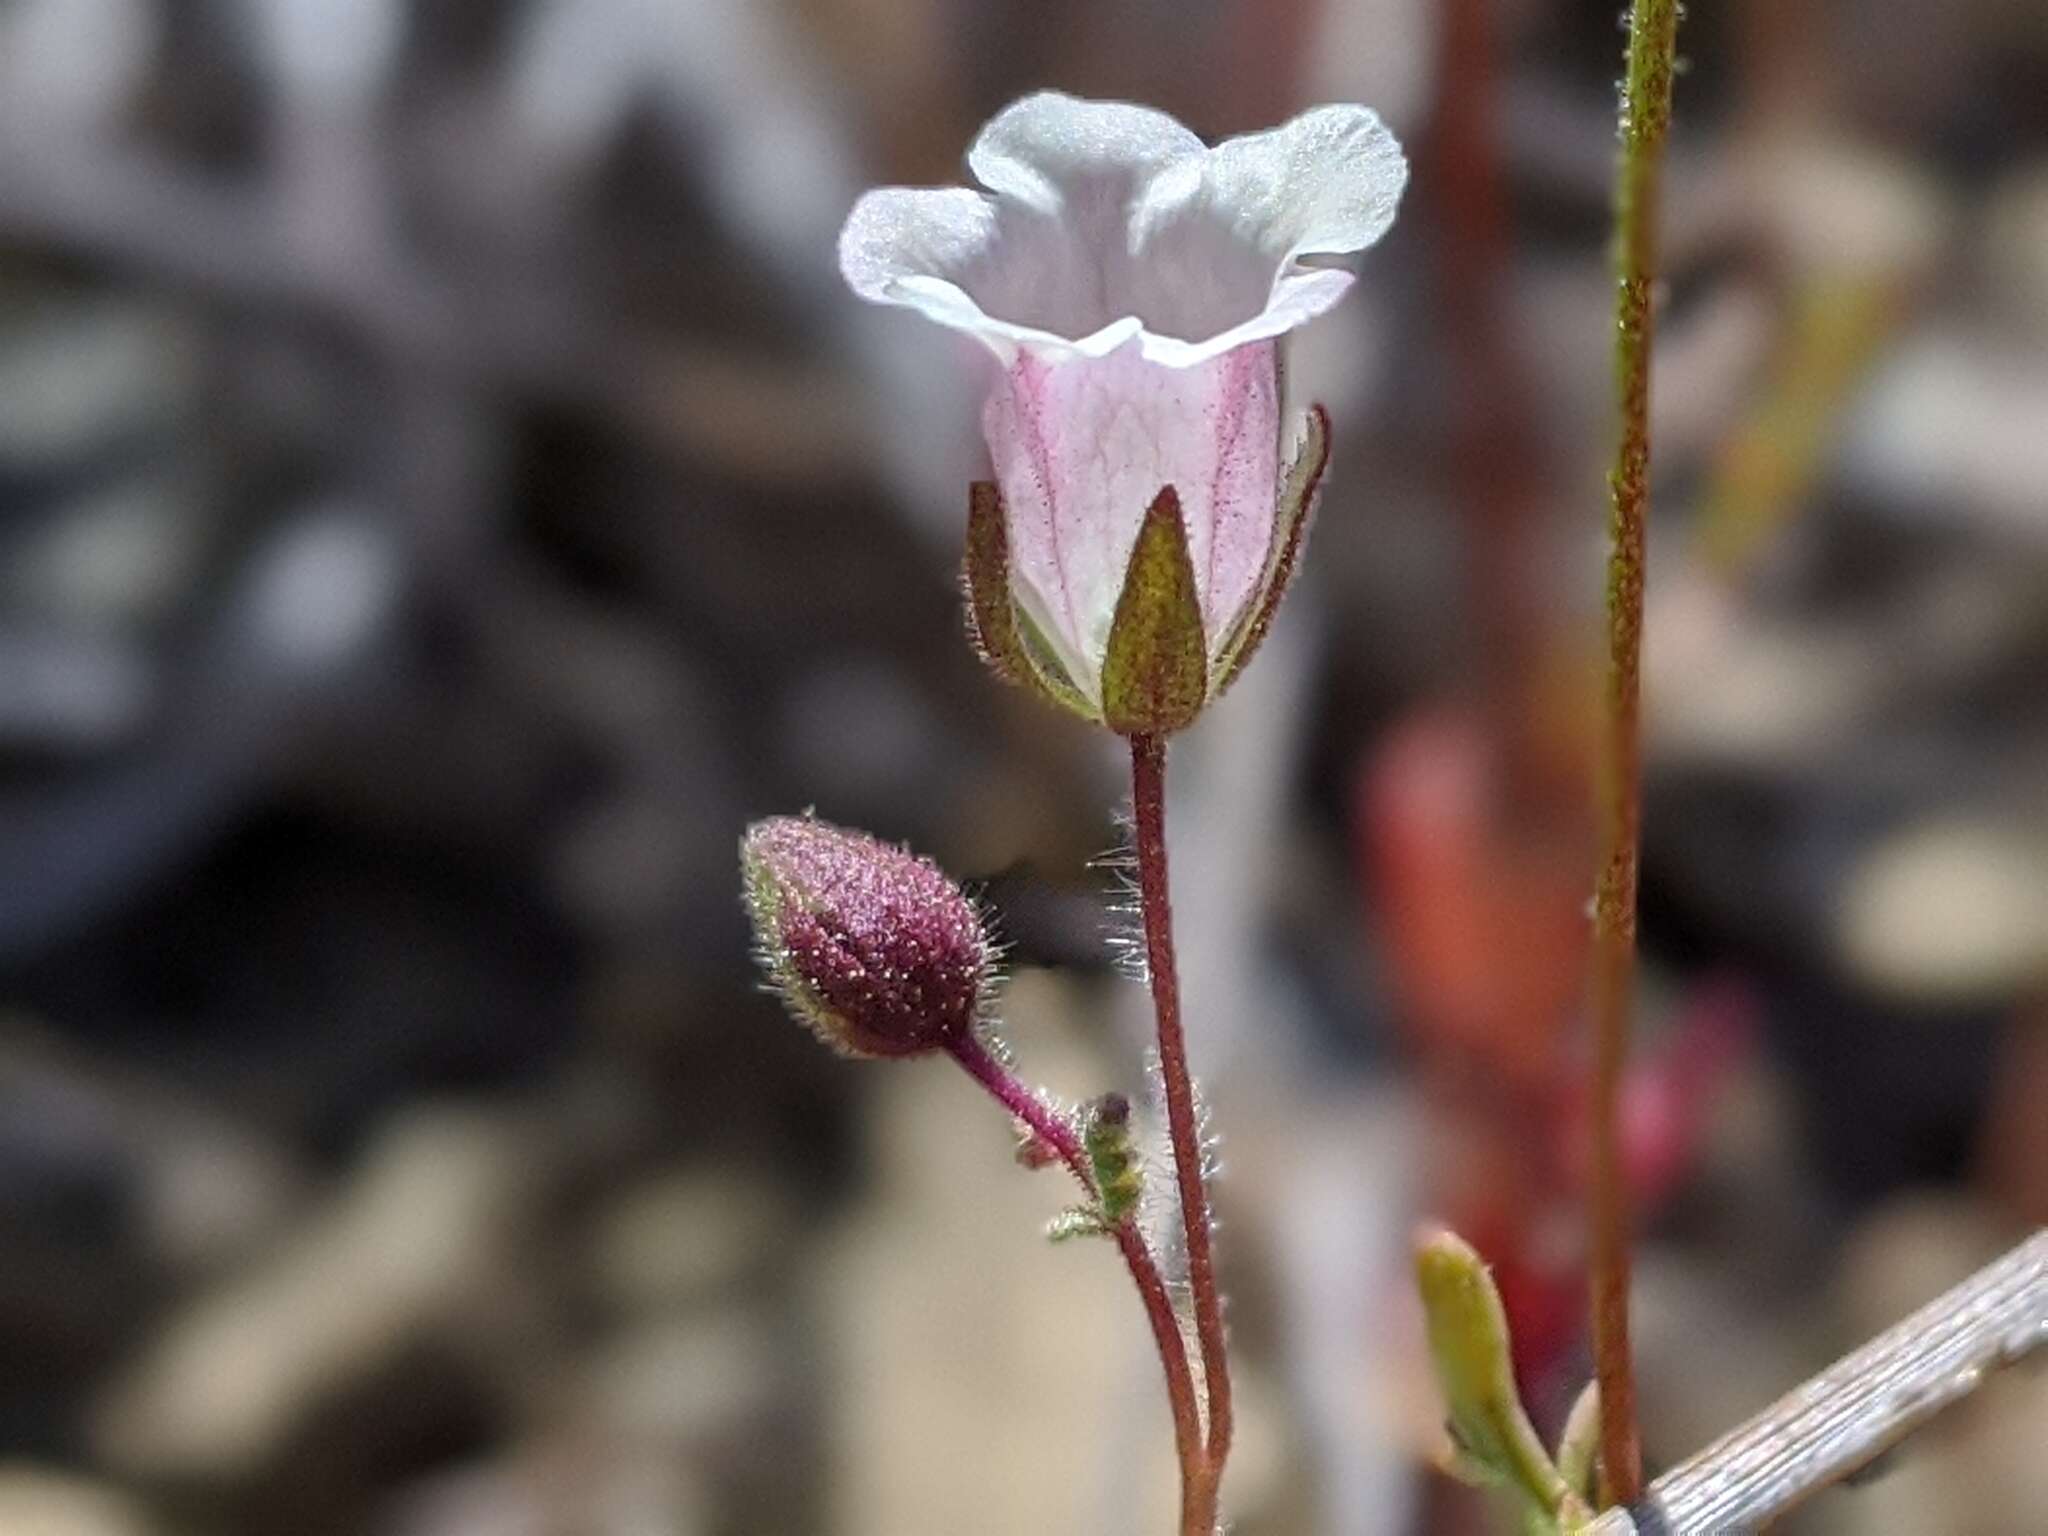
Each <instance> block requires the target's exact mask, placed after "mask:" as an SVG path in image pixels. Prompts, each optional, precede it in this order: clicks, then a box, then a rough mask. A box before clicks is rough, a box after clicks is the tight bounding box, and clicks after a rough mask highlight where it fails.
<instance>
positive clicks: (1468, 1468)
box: [1415, 1232, 1576, 1530]
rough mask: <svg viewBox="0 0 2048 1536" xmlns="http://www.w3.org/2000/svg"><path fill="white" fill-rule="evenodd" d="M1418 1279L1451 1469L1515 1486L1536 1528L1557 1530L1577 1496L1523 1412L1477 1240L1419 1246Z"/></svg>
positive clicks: (1438, 1240) (1446, 1239) (1437, 1239)
mask: <svg viewBox="0 0 2048 1536" xmlns="http://www.w3.org/2000/svg"><path fill="white" fill-rule="evenodd" d="M1415 1281H1416V1285H1417V1287H1418V1288H1419V1289H1420V1290H1421V1292H1422V1309H1423V1314H1424V1318H1425V1321H1426V1323H1427V1325H1428V1332H1429V1352H1430V1355H1431V1357H1432V1359H1433V1360H1434V1361H1435V1364H1436V1378H1437V1385H1438V1387H1439V1388H1440V1389H1441V1390H1442V1392H1443V1394H1444V1402H1445V1405H1446V1407H1447V1409H1448V1411H1449V1426H1448V1427H1449V1429H1450V1432H1451V1440H1452V1443H1453V1445H1454V1446H1455V1447H1456V1453H1457V1454H1456V1461H1455V1462H1454V1464H1453V1467H1452V1469H1451V1470H1452V1471H1453V1472H1455V1473H1456V1474H1457V1475H1458V1476H1460V1477H1462V1478H1464V1479H1466V1480H1467V1481H1473V1482H1482V1483H1486V1482H1490V1483H1493V1484H1497V1485H1501V1486H1504V1487H1506V1488H1508V1489H1510V1490H1511V1491H1513V1492H1514V1493H1515V1494H1516V1495H1517V1496H1518V1497H1519V1498H1520V1500H1521V1502H1522V1505H1523V1511H1524V1514H1525V1516H1526V1517H1528V1518H1529V1521H1530V1524H1531V1528H1532V1529H1541V1528H1546V1527H1547V1528H1548V1529H1552V1530H1554V1529H1556V1527H1557V1522H1558V1520H1559V1518H1560V1517H1561V1515H1562V1514H1563V1513H1564V1511H1565V1510H1567V1509H1568V1508H1570V1507H1572V1506H1573V1505H1575V1504H1576V1499H1575V1497H1574V1495H1573V1494H1572V1491H1571V1489H1570V1488H1569V1487H1568V1486H1567V1485H1566V1483H1565V1481H1564V1479H1563V1478H1562V1477H1561V1476H1559V1474H1558V1471H1557V1468H1556V1467H1554V1466H1552V1465H1551V1463H1550V1457H1549V1456H1548V1454H1546V1453H1545V1451H1544V1449H1543V1442H1542V1441H1541V1440H1539V1439H1537V1438H1536V1431H1535V1429H1534V1427H1533V1426H1532V1425H1531V1424H1530V1423H1529V1416H1528V1415H1527V1414H1526V1413H1524V1412H1523V1411H1522V1401H1521V1398H1520V1396H1519V1395H1518V1394H1517V1393H1516V1391H1515V1372H1514V1364H1513V1357H1512V1351H1511V1346H1510V1344H1509V1341H1508V1320H1507V1313H1506V1312H1505V1311H1504V1310H1503V1309H1502V1307H1501V1304H1500V1292H1499V1291H1497V1290H1496V1289H1495V1288H1494V1284H1493V1276H1492V1275H1491V1274H1490V1273H1489V1272H1488V1270H1487V1268H1486V1265H1485V1264H1484V1262H1482V1261H1481V1259H1480V1257H1479V1255H1478V1254H1477V1253H1476V1252H1474V1251H1473V1249H1472V1247H1471V1245H1470V1244H1468V1243H1466V1242H1465V1241H1464V1240H1463V1239H1461V1238H1459V1237H1457V1236H1455V1235H1453V1234H1452V1233H1449V1232H1436V1233H1432V1234H1430V1235H1428V1236H1426V1237H1424V1238H1423V1239H1422V1240H1421V1241H1419V1242H1418V1243H1417V1244H1416V1249H1415Z"/></svg>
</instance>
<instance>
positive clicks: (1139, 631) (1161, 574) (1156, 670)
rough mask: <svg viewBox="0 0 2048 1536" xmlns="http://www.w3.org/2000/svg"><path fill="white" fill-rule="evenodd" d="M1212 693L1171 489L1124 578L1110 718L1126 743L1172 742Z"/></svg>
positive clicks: (1105, 692) (1114, 633) (1154, 511)
mask: <svg viewBox="0 0 2048 1536" xmlns="http://www.w3.org/2000/svg"><path fill="white" fill-rule="evenodd" d="M1208 692H1209V655H1208V642H1207V641H1206V639H1205V638H1204V636H1203V631H1202V604H1201V599H1200V598H1199V597H1198V596H1197V595H1196V592H1195V567H1194V563H1193V562H1192V561H1191V560H1190V559H1189V557H1188V534H1187V528H1186V526H1185V525H1184V524H1183V522H1182V521H1181V511H1180V495H1179V493H1178V492H1176V491H1175V490H1174V488H1173V487H1172V486H1170V485H1169V486H1167V487H1166V488H1165V489H1164V490H1162V491H1161V492H1160V493H1159V494H1158V496H1156V497H1154V498H1153V501H1152V505H1151V506H1150V507H1149V508H1147V509H1146V512H1145V521H1144V523H1143V524H1142V525H1141V526H1140V528H1139V530H1138V542H1137V544H1136V546H1135V547H1134V548H1133V549H1132V550H1131V563H1130V565H1129V567H1128V568H1127V569H1126V571H1125V573H1124V590H1123V595H1122V596H1120V597H1119V598H1118V599H1117V603H1116V615H1115V617H1114V618H1113V619H1112V620H1111V622H1110V626H1109V645H1108V648H1107V650H1106V651H1105V653H1104V655H1103V659H1102V718H1103V720H1104V721H1105V722H1106V723H1107V724H1108V726H1109V728H1110V729H1111V730H1113V731H1118V732H1120V733H1122V734H1123V735H1126V736H1139V735H1153V736H1157V735H1164V734H1166V733H1167V732H1169V731H1177V730H1179V729H1180V728H1181V727H1182V726H1184V725H1187V724H1188V723H1189V722H1190V721H1192V720H1193V719H1194V718H1195V716H1196V715H1198V714H1200V713H1201V712H1202V705H1203V704H1204V703H1206V702H1207V700H1208Z"/></svg>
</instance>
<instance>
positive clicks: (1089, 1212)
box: [1045, 1205, 1115, 1243]
mask: <svg viewBox="0 0 2048 1536" xmlns="http://www.w3.org/2000/svg"><path fill="white" fill-rule="evenodd" d="M1114 1230H1115V1225H1114V1223H1112V1222H1110V1221H1108V1220H1107V1219H1105V1218H1104V1216H1103V1214H1102V1208H1101V1207H1100V1206H1095V1205H1070V1206H1068V1207H1067V1208H1066V1209H1065V1210H1064V1211H1061V1212H1060V1213H1059V1215H1057V1216H1055V1217H1053V1219H1052V1220H1051V1221H1049V1222H1047V1223H1046V1224H1045V1235H1046V1238H1047V1239H1048V1240H1049V1241H1051V1242H1055V1243H1070V1242H1072V1241H1073V1240H1074V1239H1075V1238H1077V1237H1107V1236H1109V1234H1110V1233H1111V1232H1112V1231H1114Z"/></svg>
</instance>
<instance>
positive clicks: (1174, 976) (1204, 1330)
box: [1130, 735, 1233, 1536]
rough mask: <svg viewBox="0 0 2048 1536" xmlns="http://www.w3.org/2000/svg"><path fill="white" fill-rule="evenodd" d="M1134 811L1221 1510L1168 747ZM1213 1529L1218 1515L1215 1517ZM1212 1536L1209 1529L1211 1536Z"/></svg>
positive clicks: (1222, 1445) (1221, 1411)
mask: <svg viewBox="0 0 2048 1536" xmlns="http://www.w3.org/2000/svg"><path fill="white" fill-rule="evenodd" d="M1130 740H1131V807H1132V820H1133V822H1134V824H1135V829H1136V839H1137V853H1138V900H1139V905H1140V908H1141V912H1142V917H1143V921H1144V926H1145V967H1146V974H1147V976H1148V978H1149V980H1150V982H1151V989H1152V1007H1153V1012H1154V1015H1155V1017H1156V1021H1157V1025H1158V1043H1159V1075H1160V1080H1161V1082H1162V1084H1163V1085H1164V1088H1165V1098H1166V1128H1167V1136H1168V1138H1169V1139H1170V1141H1171V1143H1172V1146H1173V1171H1174V1179H1175V1182H1176V1185H1177V1188H1178V1191H1179V1195H1180V1211H1181V1226H1182V1230H1183V1232H1184V1233H1185V1235H1186V1241H1187V1253H1188V1285H1189V1289H1190V1290H1191V1291H1192V1293H1193V1297H1194V1312H1195V1336H1196V1339H1197V1340H1198V1342H1199V1344H1200V1346H1201V1353H1202V1389H1203V1394H1204V1397H1205V1398H1206V1401H1207V1404H1208V1410H1209V1412H1208V1440H1207V1444H1206V1448H1205V1449H1206V1453H1207V1461H1208V1476H1209V1495H1210V1499H1211V1501H1212V1502H1211V1508H1212V1510H1213V1507H1214V1499H1215V1496H1216V1490H1217V1488H1218V1487H1219V1486H1220V1485H1221V1483H1222V1480H1223V1464H1224V1462H1225V1460H1226V1459H1227V1458H1228V1457H1229V1455H1230V1437H1231V1430H1232V1427H1233V1419H1232V1410H1231V1399H1230V1362H1229V1359H1228V1356H1227V1354H1226V1349H1225V1338H1224V1328H1223V1297H1222V1293H1221V1291H1220V1290H1219V1289H1218V1287H1217V1284H1216V1259H1215V1250H1214V1247H1213V1245H1212V1243H1211V1241H1210V1236H1211V1234H1210V1218H1209V1191H1208V1186H1207V1184H1206V1183H1205V1182H1204V1180H1203V1178H1202V1162H1203V1150H1202V1130H1201V1124H1200V1118H1199V1116H1198V1114H1197V1112H1196V1109H1195V1090H1194V1080H1193V1078H1192V1077H1191V1076H1190V1074H1189V1072H1188V1047H1187V1034H1186V1031H1185V1030H1184V1029H1183V1028H1182V1026H1181V1016H1180V977H1179V972H1178V970H1177V969H1176V965H1175V960H1174V952H1173V906H1172V903H1171V901H1170V899H1169V897H1168V891H1167V867H1166V741H1165V738H1163V737H1160V736H1152V735H1139V736H1133V737H1131V739H1130ZM1211 1519H1212V1524H1213V1514H1212V1517H1211ZM1204 1536H1206V1528H1204Z"/></svg>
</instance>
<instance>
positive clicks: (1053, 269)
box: [840, 92, 1407, 368]
mask: <svg viewBox="0 0 2048 1536" xmlns="http://www.w3.org/2000/svg"><path fill="white" fill-rule="evenodd" d="M968 165H969V167H970V168H971V169H972V170H973V172H974V174H975V176H976V177H977V178H979V179H980V180H981V182H982V183H983V184H984V185H985V186H987V187H988V189H989V192H988V193H986V194H984V193H979V192H973V191H966V190H962V189H952V190H948V191H913V190H909V189H904V188H885V189H883V190H882V191H879V192H872V193H869V194H868V195H867V196H866V197H864V198H862V199H861V200H860V202H859V203H858V204H856V205H855V207H854V210H853V213H852V215H851V216H850V217H849V219H848V221H847V226H846V229H845V232H844V233H843V234H842V235H841V237H840V265H841V267H842V269H843V270H844V271H845V274H846V278H847V281H848V282H849V283H850V284H851V285H852V286H853V288H854V290H855V291H856V292H857V293H859V294H860V295H861V296H862V297H864V298H867V299H871V300H875V301H877V302H881V303H888V304H901V305H905V306H907V307H910V308H913V309H916V310H918V311H920V312H921V313H923V314H925V315H926V316H928V317H929V318H931V319H933V320H936V321H938V322H939V323H940V324H942V325H947V326H951V327H953V328H954V329H956V330H960V331H964V332H967V333H969V334H971V335H974V336H976V337H978V338H979V339H980V340H981V341H982V342H984V343H985V344H986V345H987V346H988V347H989V348H990V350H991V351H993V352H994V353H995V354H996V355H997V357H998V358H1000V359H1001V360H1002V361H1003V362H1004V363H1006V364H1007V363H1009V362H1011V361H1013V360H1014V359H1015V358H1016V356H1017V355H1018V354H1019V353H1020V352H1021V351H1029V352H1034V353H1040V354H1043V355H1045V356H1046V357H1047V358H1048V359H1049V360H1057V359H1059V358H1065V357H1085V358H1100V357H1106V356H1108V355H1109V354H1110V353H1112V352H1115V351H1116V350H1117V349H1118V348H1120V347H1122V346H1123V345H1124V344H1125V343H1126V342H1128V341H1129V340H1130V339H1131V338H1132V337H1133V336H1137V337H1138V340H1139V344H1140V348H1141V352H1142V356H1143V357H1144V358H1145V360H1147V361H1149V362H1152V363H1156V364H1160V365H1162V366H1165V367H1168V368H1192V367H1196V366H1199V365H1201V364H1203V363H1205V362H1207V361H1209V360H1211V359H1213V358H1216V357H1219V356H1221V355H1222V354H1224V353H1226V352H1229V351H1232V350H1234V349H1235V348H1237V347H1241V346H1245V345H1248V344H1250V343H1252V342H1257V341H1263V340H1266V339H1268V338H1271V337H1275V336H1279V335H1282V334H1284V333H1285V332H1287V331H1290V330H1293V329H1294V328H1296V327H1297V326H1300V325H1302V324H1304V323H1306V322H1307V321H1309V320H1311V319H1313V318H1314V317H1316V316H1317V315H1320V314H1322V313H1323V312H1324V311H1325V310H1327V309H1329V308H1330V307H1331V306H1332V305H1334V304H1335V303H1336V302H1337V301H1338V300H1339V299H1340V298H1342V297H1343V295H1344V293H1345V291H1346V290H1347V289H1348V288H1349V287H1350V286H1351V282H1352V275H1351V273H1350V272H1349V271H1348V270H1346V269H1345V268H1344V267H1342V266H1341V265H1337V264H1335V263H1334V260H1333V259H1334V258H1338V257H1342V256H1346V255H1350V254H1352V253H1354V252H1357V251H1360V250H1363V249H1364V248H1365V247H1366V246H1368V245H1370V244H1372V242H1373V241H1375V240H1377V239H1378V238H1379V237H1380V235H1381V234H1382V233H1383V232H1384V231H1385V230H1386V227H1387V225H1388V224H1389V223H1390V222H1391V221H1392V219H1393V216H1394V210H1395V207H1396V205H1397V204H1398V203H1399V201H1400V196H1401V190H1402V187H1403V185H1404V184H1405V182H1406V180H1407V166H1406V163H1405V162H1404V161H1403V159H1402V156H1401V150H1400V146H1399V145H1398V144H1396V143H1395V141H1394V138H1393V135H1391V134H1390V133H1388V132H1387V130H1386V129H1385V128H1384V127H1383V126H1382V125H1381V123H1380V121H1379V119H1378V118H1377V117H1376V116H1374V115H1373V114H1372V113H1371V112H1369V111H1367V110H1366V109H1365V108H1363V107H1318V108H1316V109H1314V110H1312V111H1309V112H1306V113H1303V114H1302V115H1301V116H1300V117H1297V118H1295V119H1294V120H1293V121H1292V122H1290V123H1287V124H1285V125H1284V126H1282V127H1280V128H1276V129H1273V130H1272V131H1270V132H1267V133H1261V134H1253V135H1249V136H1247V137H1244V138H1240V139H1233V140H1230V141H1229V142H1227V143H1225V144H1223V145H1220V146H1218V147H1217V148H1216V149H1214V150H1205V149H1204V148H1203V147H1202V143H1201V141H1200V140H1199V139H1198V138H1196V137H1195V135H1194V134H1192V133H1190V132H1189V131H1188V130H1187V129H1186V128H1183V127H1182V126H1181V125H1180V124H1179V123H1177V122H1175V121H1174V120H1173V119H1172V118H1170V117H1168V116H1166V115H1165V114H1164V113H1161V112H1155V111H1153V110H1151V109H1150V108H1147V107H1138V106H1132V105H1129V104H1127V103H1123V102H1090V101H1080V100H1077V99H1075V98H1074V97H1071V96H1064V95H1060V94H1058V93H1056V92H1042V93H1040V94H1038V95H1035V96H1029V97H1026V98H1025V99H1024V100H1022V101H1020V102H1017V103H1016V104H1015V105H1013V106H1011V107H1009V108H1007V109H1005V110H1004V111H1003V112H1001V113H1000V114H998V115H997V116H996V118H995V119H994V120H993V121H992V122H990V123H989V125H988V126H987V127H986V128H985V129H983V130H982V133H981V135H980V137H979V138H977V139H976V140H975V143H974V147H973V149H972V150H971V151H970V152H969V154H968Z"/></svg>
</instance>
